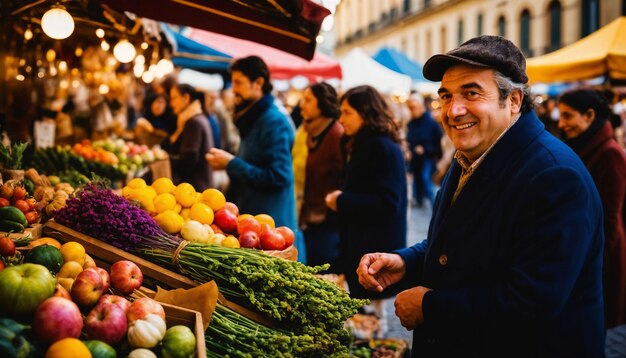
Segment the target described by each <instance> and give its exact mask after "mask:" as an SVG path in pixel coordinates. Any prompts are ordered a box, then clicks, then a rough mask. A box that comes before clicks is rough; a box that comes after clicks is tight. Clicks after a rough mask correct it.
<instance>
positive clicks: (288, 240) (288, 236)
mask: <svg viewBox="0 0 626 358" xmlns="http://www.w3.org/2000/svg"><path fill="white" fill-rule="evenodd" d="M276 231H278V232H279V233H280V234H281V235H283V238H284V239H285V249H286V248H288V247H289V246H291V245H293V242H294V240H295V239H296V236H295V234H294V233H293V230H291V229H290V228H289V227H287V226H279V227H277V228H276Z"/></svg>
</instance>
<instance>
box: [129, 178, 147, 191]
mask: <svg viewBox="0 0 626 358" xmlns="http://www.w3.org/2000/svg"><path fill="white" fill-rule="evenodd" d="M126 185H127V186H128V187H130V188H132V189H142V188H145V187H147V186H148V184H146V181H145V180H143V179H141V178H135V179H132V180H131V181H129V182H128V184H126Z"/></svg>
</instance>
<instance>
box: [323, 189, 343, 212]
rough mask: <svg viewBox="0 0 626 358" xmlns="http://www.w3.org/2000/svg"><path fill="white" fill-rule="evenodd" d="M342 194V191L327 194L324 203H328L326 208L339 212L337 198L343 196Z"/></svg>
mask: <svg viewBox="0 0 626 358" xmlns="http://www.w3.org/2000/svg"><path fill="white" fill-rule="evenodd" d="M341 193H342V191H341V190H335V191H333V192H331V193H328V194H326V197H325V198H324V201H325V202H326V206H328V207H329V208H330V209H331V210H332V211H337V197H338V196H339V195H341Z"/></svg>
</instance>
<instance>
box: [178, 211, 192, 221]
mask: <svg viewBox="0 0 626 358" xmlns="http://www.w3.org/2000/svg"><path fill="white" fill-rule="evenodd" d="M190 211H191V209H189V208H184V209H181V211H180V216H181V217H182V218H183V220H185V221H187V220H189V212H190Z"/></svg>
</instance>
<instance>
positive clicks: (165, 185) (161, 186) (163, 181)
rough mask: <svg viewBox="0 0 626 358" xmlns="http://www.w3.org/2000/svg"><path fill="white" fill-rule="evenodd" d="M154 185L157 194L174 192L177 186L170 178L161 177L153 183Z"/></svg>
mask: <svg viewBox="0 0 626 358" xmlns="http://www.w3.org/2000/svg"><path fill="white" fill-rule="evenodd" d="M152 187H153V188H154V190H156V192H157V194H164V193H173V192H174V190H176V186H175V185H174V183H172V180H171V179H170V178H159V179H157V180H155V181H154V183H152Z"/></svg>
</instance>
